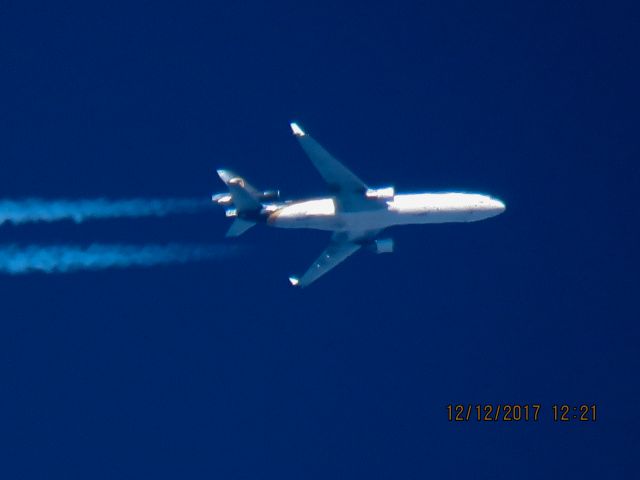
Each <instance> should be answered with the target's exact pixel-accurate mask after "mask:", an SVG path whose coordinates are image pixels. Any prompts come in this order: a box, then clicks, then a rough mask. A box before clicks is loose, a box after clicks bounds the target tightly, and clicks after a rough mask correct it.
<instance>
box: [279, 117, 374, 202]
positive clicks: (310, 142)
mask: <svg viewBox="0 0 640 480" xmlns="http://www.w3.org/2000/svg"><path fill="white" fill-rule="evenodd" d="M291 131H292V132H293V134H294V135H295V136H296V137H297V138H298V142H299V143H300V146H301V147H302V149H303V150H304V151H305V153H306V154H307V155H308V156H309V159H310V160H311V162H312V163H313V165H314V166H315V167H316V168H317V169H318V172H320V175H321V176H322V178H324V181H325V182H327V184H328V185H329V188H330V189H331V191H333V192H334V193H336V194H338V195H340V194H349V193H359V194H364V192H366V190H367V186H366V185H365V184H364V182H363V181H362V180H360V179H359V178H358V177H357V176H356V175H355V174H354V173H353V172H352V171H351V170H349V169H348V168H347V167H345V166H344V165H343V164H342V163H340V162H339V161H338V160H337V159H336V158H335V157H333V156H332V155H331V154H330V153H329V152H327V151H326V150H325V149H324V148H323V147H322V145H320V144H319V143H318V142H316V141H315V140H314V139H313V138H311V137H310V136H309V135H307V134H306V133H305V132H304V131H303V130H302V128H300V126H299V125H298V124H297V123H292V124H291Z"/></svg>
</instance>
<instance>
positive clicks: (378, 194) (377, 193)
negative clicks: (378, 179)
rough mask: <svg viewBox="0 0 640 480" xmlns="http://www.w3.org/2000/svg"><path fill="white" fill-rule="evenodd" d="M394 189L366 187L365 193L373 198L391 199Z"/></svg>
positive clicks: (394, 192)
mask: <svg viewBox="0 0 640 480" xmlns="http://www.w3.org/2000/svg"><path fill="white" fill-rule="evenodd" d="M395 194H396V191H395V189H394V188H393V187H384V188H368V189H367V191H366V193H365V195H366V197H367V198H371V199H375V200H393V197H394V195H395Z"/></svg>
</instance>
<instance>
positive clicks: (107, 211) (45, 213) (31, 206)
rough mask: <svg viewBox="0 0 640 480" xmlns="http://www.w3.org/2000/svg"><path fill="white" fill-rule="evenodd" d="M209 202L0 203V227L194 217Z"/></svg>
mask: <svg viewBox="0 0 640 480" xmlns="http://www.w3.org/2000/svg"><path fill="white" fill-rule="evenodd" d="M210 206H211V202H208V201H206V200H204V199H193V198H167V199H142V198H134V199H129V200H109V199H106V198H97V199H94V200H44V199H40V198H28V199H23V200H0V225H2V224H3V223H5V222H10V223H14V224H20V223H27V222H54V221H58V220H73V221H74V222H77V223H79V222H83V221H85V220H88V219H97V218H123V217H163V216H165V215H171V214H175V213H195V212H198V211H201V210H203V209H205V208H207V207H210Z"/></svg>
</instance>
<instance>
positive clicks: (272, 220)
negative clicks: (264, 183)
mask: <svg viewBox="0 0 640 480" xmlns="http://www.w3.org/2000/svg"><path fill="white" fill-rule="evenodd" d="M367 202H368V203H369V204H370V205H371V208H366V203H365V208H362V209H357V211H341V209H338V208H336V199H335V198H333V197H328V198H319V199H313V200H305V201H300V202H292V203H287V204H284V205H277V206H276V205H271V206H269V207H270V208H269V207H268V210H267V211H269V210H271V212H269V214H268V217H267V224H269V225H271V226H274V227H280V228H313V229H318V230H331V231H361V230H378V229H383V228H387V227H391V226H394V225H409V224H420V223H448V222H475V221H478V220H484V219H486V218H490V217H494V216H496V215H499V214H500V213H502V212H503V211H504V210H505V206H504V204H503V203H502V202H501V201H499V200H496V199H494V198H491V197H490V196H488V195H480V194H475V193H415V194H405V195H394V196H393V197H391V198H388V199H384V200H380V199H376V200H367Z"/></svg>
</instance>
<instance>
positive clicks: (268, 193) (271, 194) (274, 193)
mask: <svg viewBox="0 0 640 480" xmlns="http://www.w3.org/2000/svg"><path fill="white" fill-rule="evenodd" d="M278 198H280V190H265V191H264V192H262V195H260V200H277V199H278Z"/></svg>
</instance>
